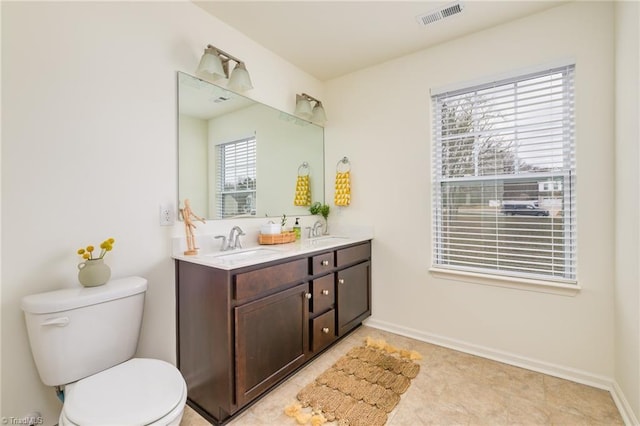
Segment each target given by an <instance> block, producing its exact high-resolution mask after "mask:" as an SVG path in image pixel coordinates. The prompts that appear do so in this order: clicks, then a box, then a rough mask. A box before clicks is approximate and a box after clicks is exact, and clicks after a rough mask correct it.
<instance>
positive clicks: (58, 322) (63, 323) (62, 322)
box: [40, 317, 69, 327]
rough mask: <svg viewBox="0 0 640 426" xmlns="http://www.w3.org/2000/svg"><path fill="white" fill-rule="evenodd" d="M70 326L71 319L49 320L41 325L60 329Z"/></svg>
mask: <svg viewBox="0 0 640 426" xmlns="http://www.w3.org/2000/svg"><path fill="white" fill-rule="evenodd" d="M68 324H69V317H58V318H49V319H48V320H46V321H45V322H43V323H42V324H40V325H43V326H44V325H56V326H58V327H65V326H67V325H68Z"/></svg>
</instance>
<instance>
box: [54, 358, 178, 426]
mask: <svg viewBox="0 0 640 426" xmlns="http://www.w3.org/2000/svg"><path fill="white" fill-rule="evenodd" d="M186 399H187V385H186V383H185V381H184V379H183V378H182V375H180V373H179V372H178V370H176V369H175V367H173V366H172V365H171V364H169V363H167V362H164V361H160V360H157V359H144V358H134V359H132V360H129V361H126V362H124V363H122V364H119V365H117V366H115V367H112V368H110V369H108V370H104V371H102V372H100V373H98V374H95V375H93V376H89V377H87V378H85V379H82V380H79V381H77V382H75V383H71V384H68V385H67V386H66V387H65V400H64V405H63V408H62V413H61V414H60V419H59V425H60V426H86V425H94V426H99V425H104V426H107V425H112V426H115V425H122V426H124V425H154V426H156V425H157V426H168V425H176V426H177V425H179V424H180V420H181V419H182V414H183V413H184V406H185V402H186Z"/></svg>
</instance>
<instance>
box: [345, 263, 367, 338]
mask: <svg viewBox="0 0 640 426" xmlns="http://www.w3.org/2000/svg"><path fill="white" fill-rule="evenodd" d="M370 281H371V263H370V262H368V261H367V262H364V263H360V264H358V265H355V266H352V267H350V268H346V269H343V270H341V271H338V272H337V284H336V295H337V299H338V302H337V311H338V336H342V335H344V334H345V333H347V332H348V331H349V330H351V329H353V328H354V327H356V326H357V325H358V324H360V323H361V322H362V320H364V319H365V318H366V317H368V316H369V315H370V314H371V285H370Z"/></svg>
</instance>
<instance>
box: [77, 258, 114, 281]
mask: <svg viewBox="0 0 640 426" xmlns="http://www.w3.org/2000/svg"><path fill="white" fill-rule="evenodd" d="M78 269H79V271H78V281H80V284H82V285H83V286H85V287H95V286H99V285H102V284H104V283H106V282H107V281H109V278H111V268H109V265H106V264H105V263H104V259H87V260H85V261H84V262H80V263H79V264H78Z"/></svg>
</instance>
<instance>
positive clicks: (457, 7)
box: [416, 2, 464, 27]
mask: <svg viewBox="0 0 640 426" xmlns="http://www.w3.org/2000/svg"><path fill="white" fill-rule="evenodd" d="M463 8H464V6H463V4H462V3H461V2H455V3H451V4H448V5H446V6H442V7H440V8H438V9H436V10H432V11H430V12H427V13H424V14H422V15H418V16H416V19H417V20H418V23H419V24H420V25H422V26H424V27H426V26H427V25H429V24H433V23H435V22H438V21H440V20H442V19H444V18H448V17H450V16H453V15H457V14H458V13H461V12H462V9H463Z"/></svg>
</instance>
